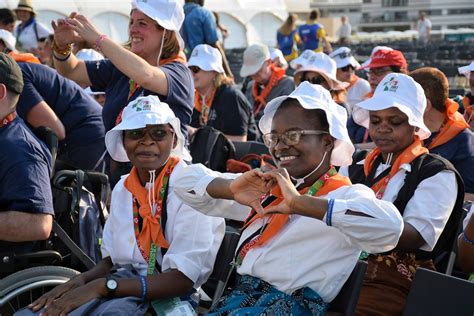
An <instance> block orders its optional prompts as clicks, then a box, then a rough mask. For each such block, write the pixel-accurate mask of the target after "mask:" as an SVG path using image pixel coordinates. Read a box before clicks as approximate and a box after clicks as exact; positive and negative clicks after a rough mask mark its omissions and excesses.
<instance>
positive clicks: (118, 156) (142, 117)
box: [105, 95, 191, 162]
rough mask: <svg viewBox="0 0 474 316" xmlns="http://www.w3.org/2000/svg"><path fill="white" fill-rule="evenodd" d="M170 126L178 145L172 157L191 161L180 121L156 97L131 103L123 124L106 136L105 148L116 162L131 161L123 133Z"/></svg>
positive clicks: (148, 97)
mask: <svg viewBox="0 0 474 316" xmlns="http://www.w3.org/2000/svg"><path fill="white" fill-rule="evenodd" d="M156 124H170V125H171V126H172V127H173V130H174V132H175V133H176V136H177V139H178V141H177V144H176V146H175V147H174V148H173V149H172V150H171V156H175V157H179V158H181V159H183V160H186V161H191V155H190V154H189V152H188V151H187V149H186V148H184V144H185V140H184V136H183V134H182V133H181V126H180V121H179V119H178V118H177V117H176V115H175V114H174V112H173V111H172V110H171V109H170V107H169V106H168V104H166V103H163V102H161V101H160V99H159V98H158V97H157V96H156V95H149V96H146V97H138V98H136V99H135V100H133V101H132V102H130V103H129V104H128V105H127V106H126V107H125V108H124V109H123V113H122V122H120V124H118V125H117V126H115V127H114V128H113V129H111V130H110V131H108V132H107V134H105V147H106V148H107V151H108V152H109V154H110V156H111V157H112V159H113V160H115V161H120V162H128V161H130V160H129V159H128V156H127V152H126V151H125V147H124V146H123V137H122V134H123V131H125V130H131V129H138V128H144V127H146V126H147V125H156Z"/></svg>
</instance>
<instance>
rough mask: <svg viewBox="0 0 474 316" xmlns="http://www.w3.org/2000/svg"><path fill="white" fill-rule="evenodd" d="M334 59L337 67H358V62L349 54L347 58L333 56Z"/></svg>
mask: <svg viewBox="0 0 474 316" xmlns="http://www.w3.org/2000/svg"><path fill="white" fill-rule="evenodd" d="M334 61H335V62H336V67H337V68H344V67H346V66H349V65H351V66H352V67H354V69H357V68H359V67H360V64H359V62H358V61H357V60H356V59H355V58H354V56H350V57H349V58H344V59H340V58H335V59H334Z"/></svg>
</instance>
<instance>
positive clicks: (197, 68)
mask: <svg viewBox="0 0 474 316" xmlns="http://www.w3.org/2000/svg"><path fill="white" fill-rule="evenodd" d="M189 70H191V72H192V73H193V74H197V73H198V72H200V71H201V68H199V67H198V66H189Z"/></svg>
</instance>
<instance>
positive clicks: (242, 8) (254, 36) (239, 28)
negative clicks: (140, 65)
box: [0, 0, 300, 48]
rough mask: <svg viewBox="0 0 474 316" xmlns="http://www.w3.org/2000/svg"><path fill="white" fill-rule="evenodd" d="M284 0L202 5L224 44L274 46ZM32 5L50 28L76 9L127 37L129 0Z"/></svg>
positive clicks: (10, 2)
mask: <svg viewBox="0 0 474 316" xmlns="http://www.w3.org/2000/svg"><path fill="white" fill-rule="evenodd" d="M288 1H289V0H257V1H255V0H225V1H223V0H206V1H205V7H206V8H208V9H210V10H212V11H215V12H217V13H219V16H220V20H221V23H222V24H223V25H225V26H226V27H227V28H228V29H229V32H230V36H229V38H228V39H227V40H226V41H225V47H226V48H236V47H246V46H247V45H248V44H249V43H250V44H252V43H256V42H260V43H264V44H267V45H270V46H275V45H276V30H277V29H278V27H280V25H281V24H282V23H283V21H284V20H285V19H286V17H287V4H286V2H288ZM293 1H295V0H293ZM298 1H300V0H298ZM183 2H184V1H183ZM290 2H291V1H290ZM17 4H18V0H0V7H6V8H10V9H14V8H16V6H17ZM33 6H34V8H35V10H36V11H37V12H38V20H39V21H41V22H43V23H44V24H45V25H47V26H49V27H50V28H51V20H53V19H58V18H64V17H66V16H67V15H69V14H70V13H71V12H79V13H80V14H83V15H85V16H87V17H88V18H89V19H91V20H92V21H93V23H94V24H95V25H96V26H97V27H98V28H99V29H100V30H101V31H102V32H104V33H105V34H107V35H108V36H110V37H111V38H113V39H115V40H117V41H120V42H125V41H126V40H127V38H128V35H127V28H128V16H129V13H130V10H131V5H130V1H129V0H60V1H58V0H41V1H40V0H34V1H33Z"/></svg>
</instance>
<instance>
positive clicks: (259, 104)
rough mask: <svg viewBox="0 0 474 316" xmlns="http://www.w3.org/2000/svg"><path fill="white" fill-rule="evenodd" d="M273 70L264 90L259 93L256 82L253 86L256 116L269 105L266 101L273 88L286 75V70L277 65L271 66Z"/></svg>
mask: <svg viewBox="0 0 474 316" xmlns="http://www.w3.org/2000/svg"><path fill="white" fill-rule="evenodd" d="M270 68H271V70H272V74H271V76H270V79H269V80H268V83H267V85H266V86H265V87H264V88H263V90H262V91H261V92H260V93H258V83H256V82H254V83H253V86H252V96H253V99H254V114H255V115H257V114H258V113H259V112H260V111H261V110H263V109H264V108H265V106H266V105H267V101H266V100H265V99H266V98H267V97H268V95H269V94H270V92H271V91H272V90H273V88H274V87H275V86H276V85H277V84H278V82H280V80H281V78H283V76H284V75H285V69H283V68H280V67H277V66H275V65H273V64H272V65H270Z"/></svg>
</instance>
